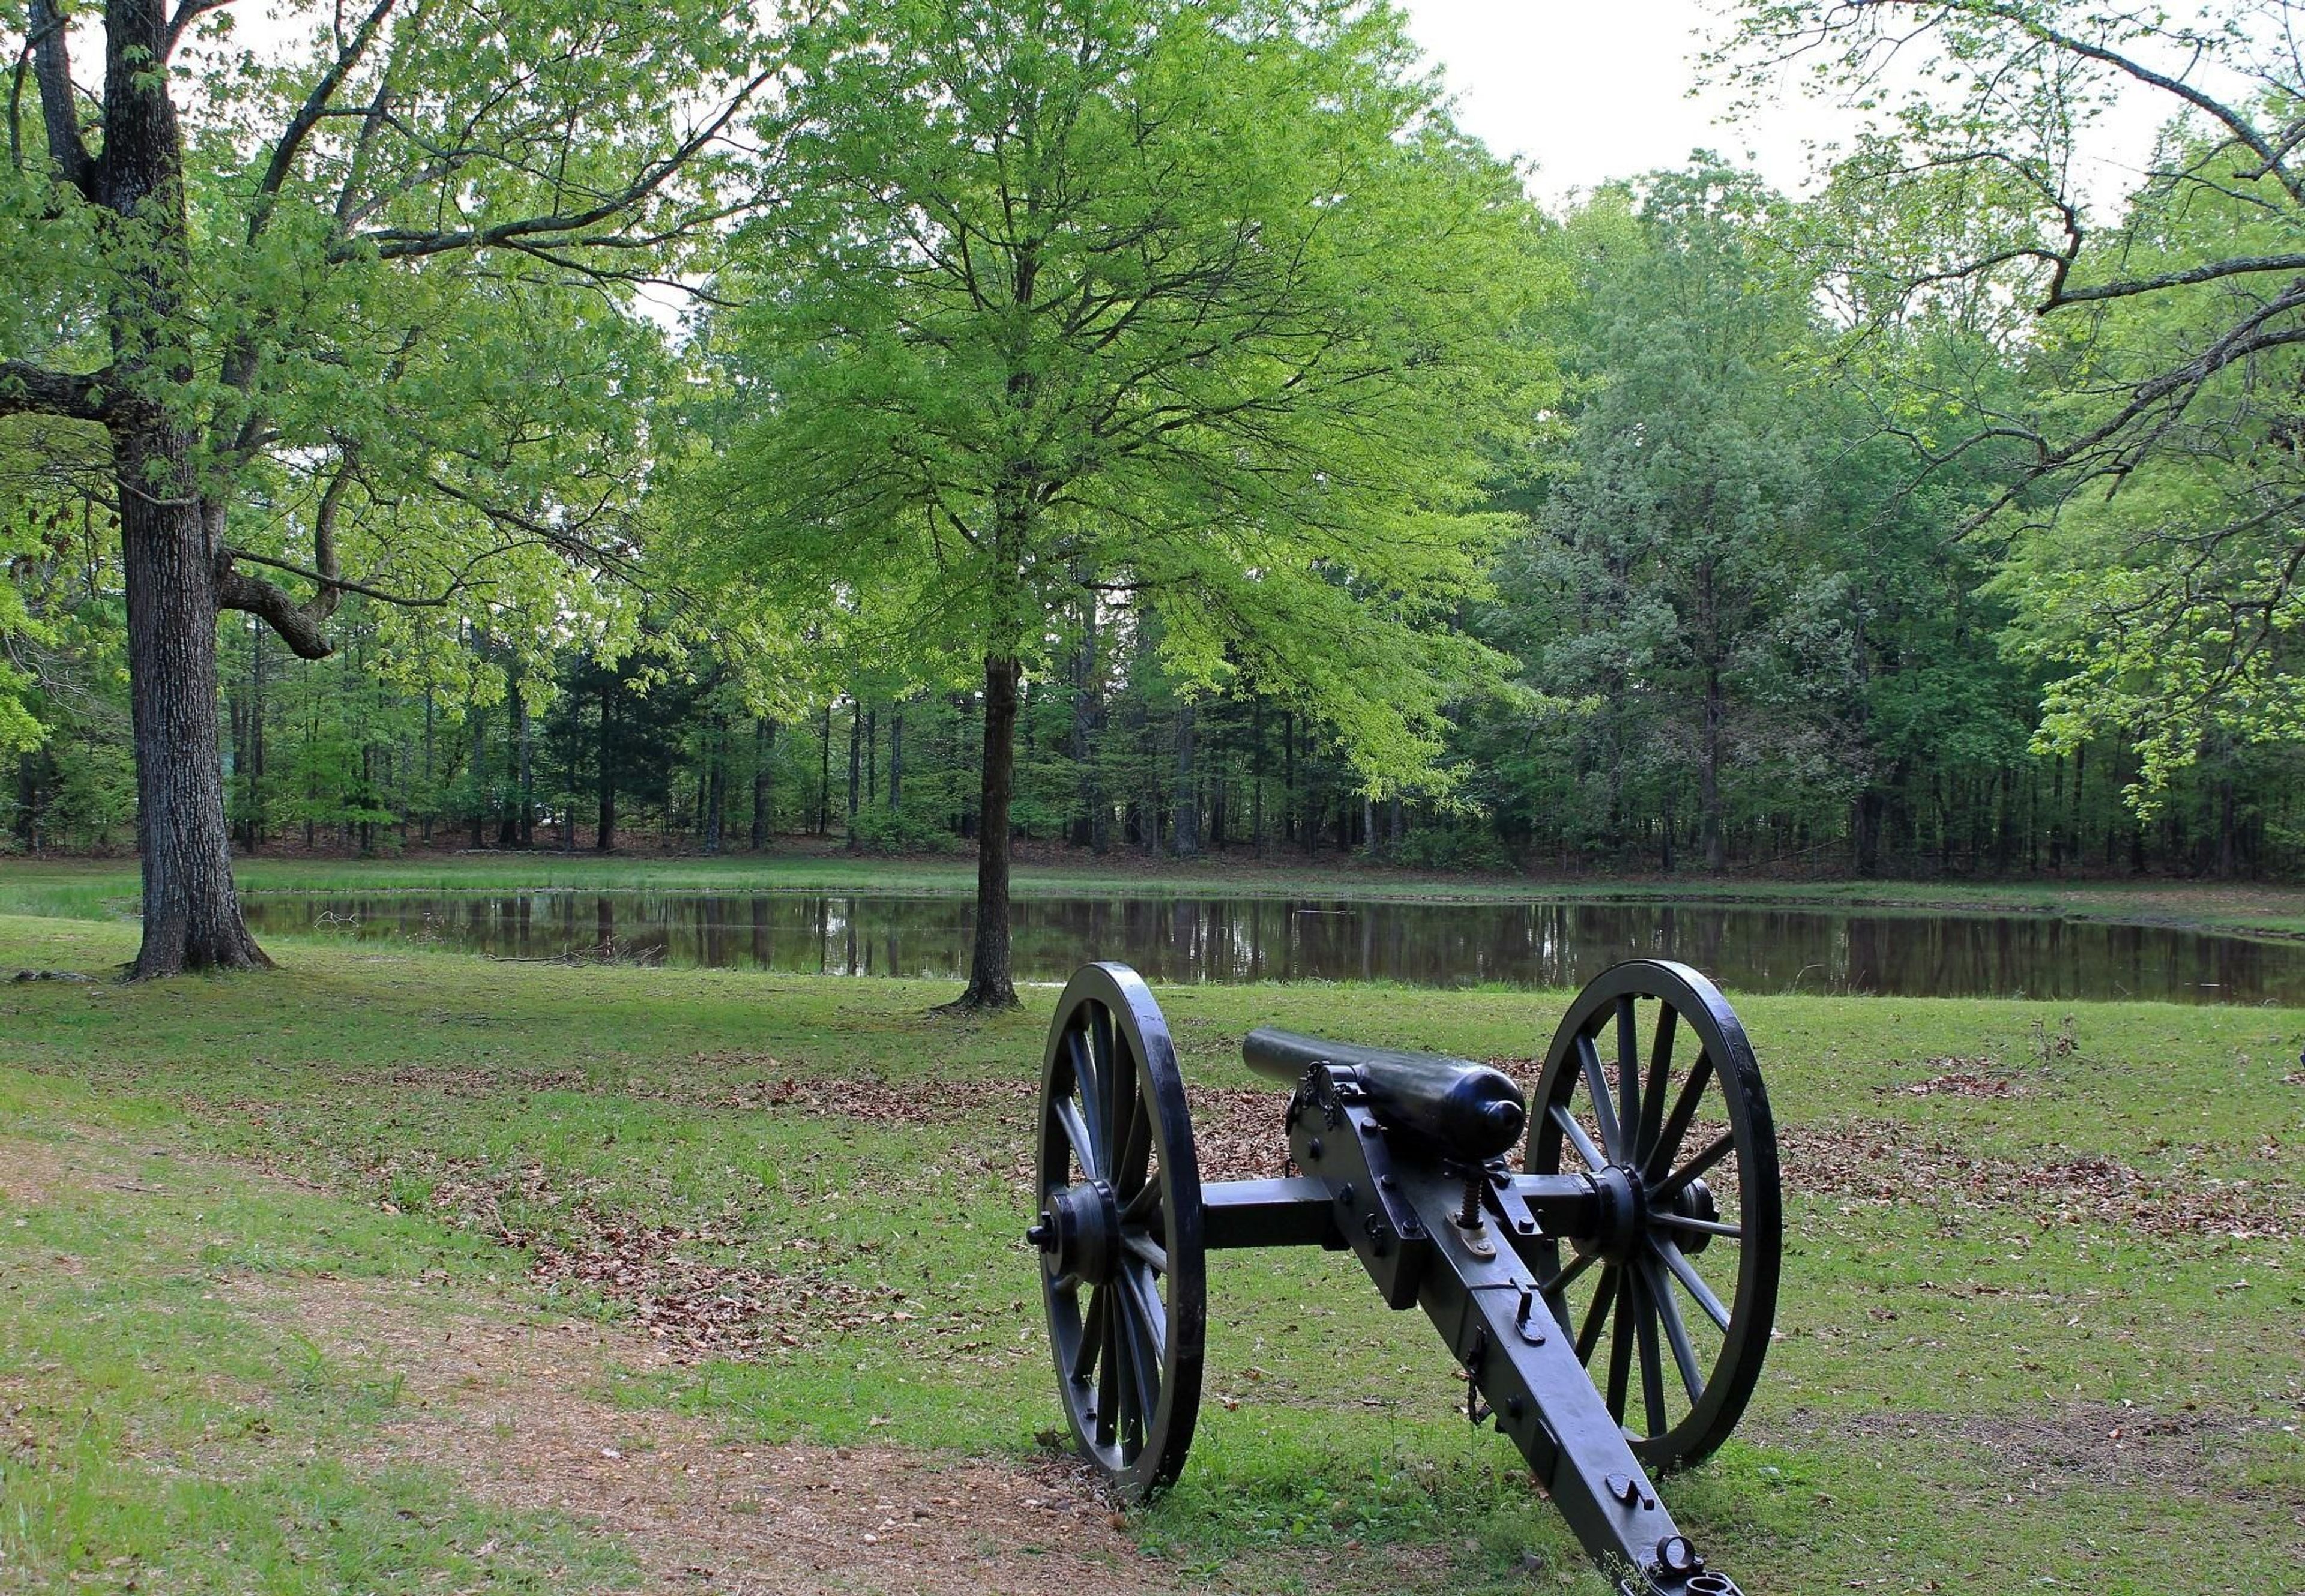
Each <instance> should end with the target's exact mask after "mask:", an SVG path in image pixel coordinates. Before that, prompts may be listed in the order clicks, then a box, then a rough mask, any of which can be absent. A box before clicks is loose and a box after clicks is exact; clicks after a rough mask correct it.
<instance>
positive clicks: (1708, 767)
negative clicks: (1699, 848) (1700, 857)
mask: <svg viewBox="0 0 2305 1596" xmlns="http://www.w3.org/2000/svg"><path fill="white" fill-rule="evenodd" d="M1721 720H1722V690H1721V673H1720V671H1718V670H1717V669H1716V670H1709V671H1707V672H1705V759H1704V764H1703V766H1702V767H1701V768H1700V769H1699V770H1698V772H1697V802H1699V803H1700V804H1701V805H1702V806H1703V809H1704V814H1705V869H1706V870H1712V871H1714V872H1716V873H1717V872H1719V871H1720V870H1724V869H1726V868H1727V867H1728V863H1729V848H1728V843H1727V840H1726V839H1725V838H1724V837H1723V836H1722V835H1721Z"/></svg>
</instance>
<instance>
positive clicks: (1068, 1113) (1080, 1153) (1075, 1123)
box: [1049, 1098, 1102, 1180]
mask: <svg viewBox="0 0 2305 1596" xmlns="http://www.w3.org/2000/svg"><path fill="white" fill-rule="evenodd" d="M1049 1111H1050V1113H1051V1114H1053V1115H1055V1116H1056V1120H1057V1124H1058V1125H1060V1126H1062V1127H1063V1128H1064V1133H1065V1141H1066V1142H1067V1143H1069V1144H1070V1145H1071V1147H1072V1150H1073V1157H1074V1158H1075V1159H1076V1160H1078V1161H1079V1164H1080V1168H1081V1178H1082V1179H1083V1180H1097V1179H1100V1178H1101V1175H1102V1172H1101V1170H1099V1169H1098V1168H1097V1167H1096V1150H1095V1149H1094V1148H1093V1147H1092V1146H1091V1145H1090V1143H1089V1138H1088V1126H1087V1125H1084V1124H1082V1123H1081V1112H1080V1107H1079V1105H1078V1104H1076V1103H1075V1102H1074V1101H1073V1100H1072V1099H1070V1098H1059V1099H1057V1100H1056V1101H1055V1102H1053V1103H1051V1104H1050V1105H1049Z"/></svg>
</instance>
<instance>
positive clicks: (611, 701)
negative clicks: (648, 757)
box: [592, 682, 617, 853]
mask: <svg viewBox="0 0 2305 1596" xmlns="http://www.w3.org/2000/svg"><path fill="white" fill-rule="evenodd" d="M616 728H617V707H616V688H615V686H614V684H612V683H605V682H604V683H601V684H600V828H599V835H597V836H594V837H593V839H592V846H593V847H594V848H596V849H598V850H599V851H600V852H601V853H615V852H616V850H617V761H616V759H615V756H614V755H613V754H612V753H611V751H610V746H611V744H612V743H613V741H614V739H615V737H616Z"/></svg>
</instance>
